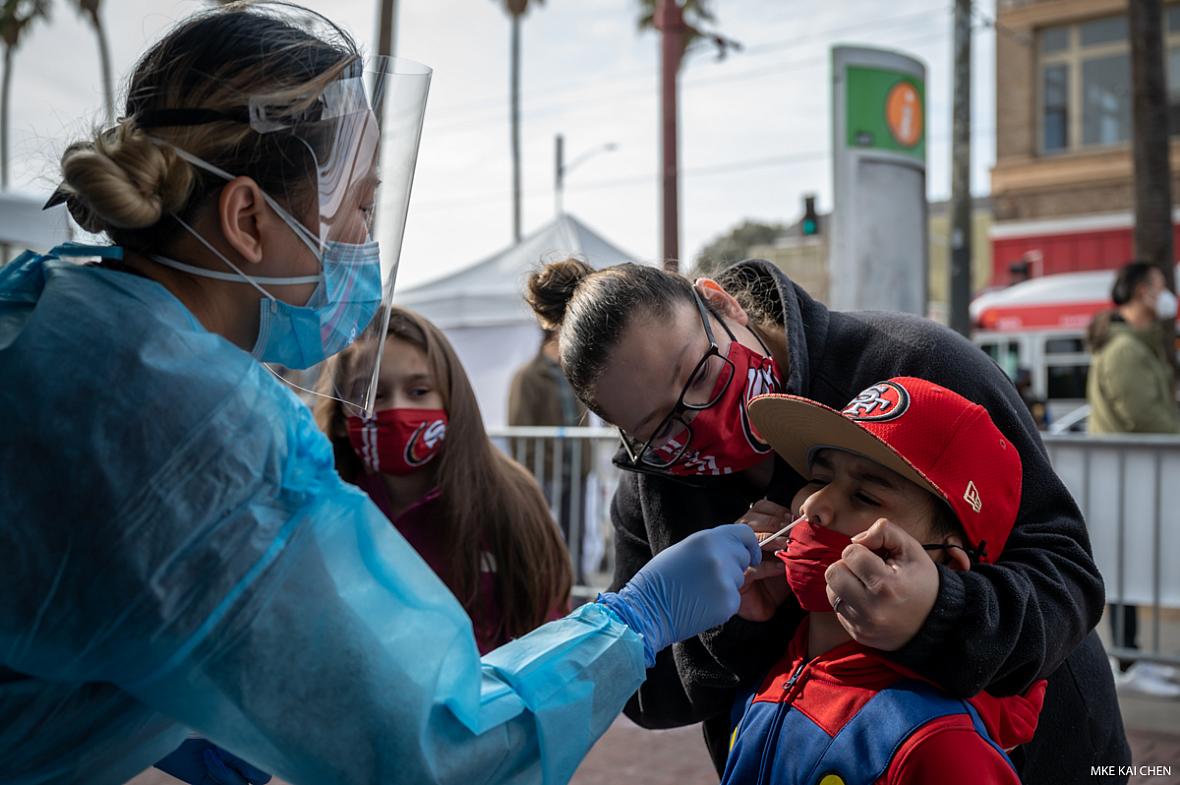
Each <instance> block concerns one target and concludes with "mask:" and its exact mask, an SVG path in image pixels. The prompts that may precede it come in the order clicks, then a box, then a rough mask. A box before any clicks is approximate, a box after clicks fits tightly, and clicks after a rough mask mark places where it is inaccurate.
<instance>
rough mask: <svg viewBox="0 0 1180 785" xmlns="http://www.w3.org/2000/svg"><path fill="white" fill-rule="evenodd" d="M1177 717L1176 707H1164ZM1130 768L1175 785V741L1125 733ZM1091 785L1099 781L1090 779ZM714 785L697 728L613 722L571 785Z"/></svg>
mask: <svg viewBox="0 0 1180 785" xmlns="http://www.w3.org/2000/svg"><path fill="white" fill-rule="evenodd" d="M1168 705H1170V706H1171V707H1172V710H1173V711H1175V712H1178V713H1180V703H1170V704H1168ZM1128 738H1129V739H1130V741H1131V752H1132V762H1133V763H1134V765H1135V766H1144V765H1149V766H1153V765H1158V766H1171V767H1172V776H1150V775H1147V776H1138V775H1137V776H1133V777H1131V779H1130V782H1131V783H1132V785H1180V736H1177V735H1173V734H1170V733H1158V732H1154V731H1148V730H1141V729H1135V730H1132V731H1129V732H1128ZM1094 781H1095V783H1098V782H1101V781H1102V779H1101V778H1098V777H1095V778H1094ZM621 782H625V783H628V785H716V783H717V776H716V775H715V774H714V773H713V766H712V764H711V763H710V762H709V756H708V754H707V753H706V752H705V743H704V740H703V739H702V738H701V730H700V727H699V726H696V725H694V726H692V727H688V728H677V729H675V730H664V731H649V730H644V729H643V728H640V727H638V726H637V725H635V724H633V723H632V722H631V721H630V720H628V719H626V718H620V719H618V720H616V721H615V723H614V725H612V726H611V728H610V730H608V731H607V732H606V735H605V736H603V737H602V739H600V740H599V742H598V744H597V745H595V747H594V749H593V750H591V752H590V755H589V756H587V758H586V761H585V762H584V763H583V764H582V766H581V768H579V769H578V773H577V774H575V775H574V778H573V781H572V783H573V785H617V784H618V783H621Z"/></svg>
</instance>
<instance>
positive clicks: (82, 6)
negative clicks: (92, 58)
mask: <svg viewBox="0 0 1180 785" xmlns="http://www.w3.org/2000/svg"><path fill="white" fill-rule="evenodd" d="M71 1H72V2H73V4H74V7H75V8H77V10H78V13H80V14H82V16H84V17H86V18H87V19H88V20H89V21H90V26H91V27H93V28H94V35H95V36H96V37H97V38H98V59H99V61H100V62H101V63H102V98H103V105H104V107H105V109H106V116H107V123H108V124H110V123H112V122H114V120H115V98H114V87H113V85H112V83H111V49H110V45H109V43H108V42H107V31H106V28H104V27H103V26H102V17H101V16H99V10H100V7H101V6H102V0H71Z"/></svg>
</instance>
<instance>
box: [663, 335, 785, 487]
mask: <svg viewBox="0 0 1180 785" xmlns="http://www.w3.org/2000/svg"><path fill="white" fill-rule="evenodd" d="M727 359H728V360H729V361H730V362H731V363H732V364H733V378H732V379H731V380H730V382H729V387H727V388H726V390H725V393H724V394H723V395H722V396H721V398H720V400H718V401H717V402H716V403H715V404H713V405H712V406H710V407H709V408H708V409H702V410H700V411H697V412H695V413H694V415H695V416H694V417H693V418H692V442H691V443H690V444H689V445H688V450H687V451H686V452H685V453H684V456H683V457H681V459H680V460H678V461H677V462H676V463H674V464H672V465H671V466H669V467H668V468H667V471H668V472H670V473H672V474H676V475H679V476H681V477H698V476H701V475H720V474H733V473H734V472H740V471H745V470H746V469H749V468H750V467H751V466H755V465H757V464H758V463H760V462H761V461H763V460H765V459H766V456H767V455H769V454H770V446H769V445H767V444H764V443H763V442H762V440H761V439H759V438H758V436H757V435H756V434H755V433H754V429H753V428H752V427H751V426H750V416H749V414H748V413H747V412H746V404H748V403H749V402H750V401H751V400H752V399H754V398H756V397H757V396H759V395H766V394H768V393H777V392H779V391H780V389H781V387H782V384H781V382H780V381H779V379H780V378H781V377H780V376H779V371H778V364H777V363H775V361H774V358H773V357H767V356H764V355H761V354H758V353H757V352H755V351H754V350H752V349H750V348H749V347H747V346H744V345H742V344H741V343H739V342H738V341H736V340H735V341H733V343H731V344H730V347H729V355H728V357H727ZM723 383H724V380H723V379H718V381H717V385H718V386H720V385H721V384H723ZM675 439H676V437H673V440H672V442H670V443H669V445H668V446H666V447H665V449H668V448H671V449H677V448H679V446H680V445H679V444H676V443H675Z"/></svg>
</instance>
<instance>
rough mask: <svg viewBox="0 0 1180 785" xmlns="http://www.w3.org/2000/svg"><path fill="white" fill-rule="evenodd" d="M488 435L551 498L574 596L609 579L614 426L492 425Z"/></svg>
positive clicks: (586, 595)
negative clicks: (571, 570)
mask: <svg viewBox="0 0 1180 785" xmlns="http://www.w3.org/2000/svg"><path fill="white" fill-rule="evenodd" d="M488 435H489V436H490V437H491V438H492V441H493V442H495V443H496V445H497V446H498V447H499V448H500V449H501V450H503V451H504V452H505V453H507V454H508V455H510V456H512V457H513V458H514V459H516V461H517V462H518V463H520V464H522V465H523V466H524V467H525V468H527V469H528V470H529V471H531V472H532V473H533V476H534V477H536V478H537V482H538V483H539V484H540V486H541V489H542V490H543V491H544V493H545V498H546V500H547V501H548V502H549V510H550V512H551V513H552V514H553V520H554V521H556V522H557V524H558V526H559V527H560V529H561V532H562V535H563V537H564V538H565V543H566V547H567V548H568V549H569V552H570V560H571V561H572V563H573V568H574V590H573V594H574V602H575V604H576V603H577V602H579V601H581V600H587V599H593V598H594V597H595V596H596V595H597V594H598V592H600V591H604V590H605V589H606V587H607V586H608V585H609V584H610V581H611V576H612V574H613V572H614V544H613V536H612V529H611V523H610V500H611V498H612V497H613V496H614V492H615V487H616V486H617V485H618V481H619V470H618V469H617V468H616V467H615V466H613V465H612V464H611V458H612V456H614V454H615V452H616V451H617V450H618V448H619V435H618V432H617V431H615V430H614V429H613V428H565V427H531V426H530V427H511V428H490V429H488Z"/></svg>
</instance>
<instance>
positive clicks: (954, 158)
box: [947, 0, 971, 336]
mask: <svg viewBox="0 0 1180 785" xmlns="http://www.w3.org/2000/svg"><path fill="white" fill-rule="evenodd" d="M954 26H955V55H954V58H955V95H954V102H953V104H954V105H953V109H952V131H951V255H950V257H951V258H950V261H951V263H950V282H949V286H948V288H947V293H948V298H947V299H948V303H947V306H948V307H947V311H948V314H949V316H950V326H951V329H953V330H955V331H956V332H958V333H960V334H962V335H965V336H970V333H971V317H970V313H969V309H970V306H971V0H955V22H954Z"/></svg>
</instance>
